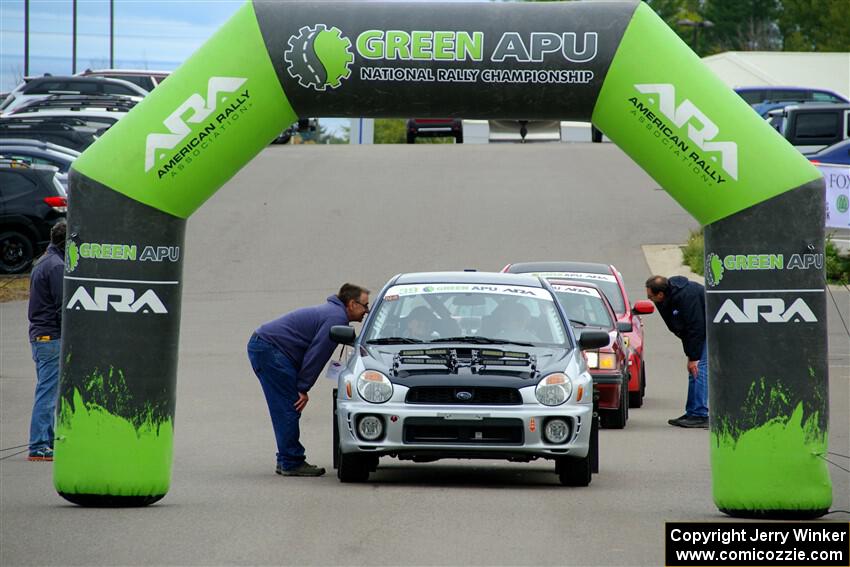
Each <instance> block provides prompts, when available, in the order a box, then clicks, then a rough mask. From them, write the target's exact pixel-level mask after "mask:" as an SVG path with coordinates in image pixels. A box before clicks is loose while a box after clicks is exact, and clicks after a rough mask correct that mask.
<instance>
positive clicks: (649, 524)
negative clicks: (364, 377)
mask: <svg viewBox="0 0 850 567" xmlns="http://www.w3.org/2000/svg"><path fill="white" fill-rule="evenodd" d="M696 227H697V223H696V221H694V220H693V219H692V218H691V217H690V216H689V215H688V214H687V213H685V212H684V211H683V210H682V209H681V208H680V207H679V206H678V205H677V204H676V203H675V202H674V201H673V200H672V199H671V198H670V197H669V196H668V195H667V194H666V193H664V192H663V191H661V190H659V189H658V185H657V184H656V183H655V182H654V181H653V180H652V179H650V178H649V177H648V176H647V175H646V174H645V173H643V172H642V171H641V170H640V169H639V168H638V166H636V165H635V164H634V163H632V161H631V160H630V159H629V158H628V157H627V156H625V155H624V154H623V153H622V152H621V151H620V150H619V149H618V148H616V147H615V146H613V145H612V144H569V145H564V144H551V145H549V144H546V145H510V146H486V145H483V146H474V145H469V146H452V145H417V146H415V147H407V146H401V145H399V146H328V147H320V146H278V147H274V146H273V147H270V148H268V149H266V150H264V151H263V152H262V153H261V154H260V155H259V156H258V157H257V158H256V159H255V160H254V161H253V162H252V163H251V164H249V165H248V166H247V167H246V168H245V169H244V170H242V171H241V172H240V173H239V174H237V176H236V177H235V178H233V179H232V180H231V181H230V182H229V183H228V184H227V185H226V186H225V187H224V188H222V189H221V190H220V191H219V192H218V193H217V194H216V195H215V196H213V197H212V199H211V200H210V201H209V202H208V203H207V204H206V205H205V206H204V207H203V208H201V209H200V210H199V211H198V212H197V213H196V214H195V215H194V216H193V217H192V218H191V220H190V221H189V226H188V233H187V242H186V251H185V266H184V300H183V316H182V325H181V339H180V340H181V346H180V368H179V372H178V395H177V416H176V424H175V429H176V433H175V451H174V467H173V474H172V488H171V491H170V493H169V494H168V496H166V498H165V499H164V500H162V501H161V502H160V503H159V504H157V505H155V506H152V507H149V508H143V509H118V510H112V509H81V508H76V507H74V506H72V505H69V504H68V503H67V502H65V501H64V500H62V499H61V498H60V497H59V496H58V495H56V493H55V492H54V490H53V487H52V483H51V472H50V469H51V465H50V464H48V463H30V462H27V461H26V459H25V455H18V456H15V457H12V458H9V459H6V460H3V461H0V524H2V529H0V563H2V564H3V565H19V564H63V565H68V564H75V565H83V564H85V565H94V564H96V565H116V564H152V565H159V564H268V563H277V564H308V563H309V564H381V565H393V564H402V563H404V564H552V565H556V564H557V565H564V564H572V565H659V564H663V553H664V544H663V542H664V522H665V521H679V520H683V521H684V520H695V521H718V520H724V519H726V518H727V517H726V516H724V515H722V514H721V513H720V512H718V511H717V509H716V508H715V506H714V504H713V503H712V498H711V475H710V467H709V454H708V451H709V448H708V439H709V437H708V432H707V431H705V430H699V429H696V430H685V429H681V428H674V427H670V426H669V425H667V419H668V418H671V417H676V416H678V415H680V414H681V413H682V411H683V406H684V398H685V391H686V382H685V357H684V355H683V354H682V352H681V345H680V343H679V341H678V340H677V339H676V338H675V337H673V336H672V335H671V334H669V332H667V330H666V328H665V326H664V324H663V322H662V321H661V319H660V318H659V317H658V316H657V315H650V316H646V317H645V318H644V320H645V321H646V323H647V331H646V332H647V340H646V347H645V348H646V358H647V382H648V387H647V398H646V401H645V405H644V407H643V408H641V409H635V410H633V411H632V412H631V415H630V420H629V423H628V425H627V427H626V429H624V430H621V431H615V430H604V431H602V432H601V434H600V454H601V456H600V461H601V464H600V474H599V475H596V476H594V478H593V482H592V484H591V485H590V486H589V487H587V488H565V487H562V486H560V485H559V483H558V479H557V476H556V475H555V474H554V467H553V466H552V465H551V464H549V463H546V462H540V461H538V462H536V463H531V464H521V463H513V464H509V463H503V462H497V461H494V462H490V461H478V462H476V461H440V462H437V463H431V464H412V463H408V462H399V461H393V460H386V459H385V460H384V461H382V467H381V468H380V469H379V470H378V473H377V474H374V475H373V476H372V477H371V480H370V482H369V483H368V484H365V485H343V484H340V483H339V482H338V481H337V479H336V478H335V476H334V475H333V474H328V475H326V476H324V477H322V478H319V479H310V478H283V477H280V476H277V475H275V474H274V439H273V435H272V429H271V425H270V422H269V417H268V414H267V409H266V405H265V403H264V400H263V397H262V393H261V390H260V387H259V385H258V383H257V379H256V378H255V377H254V375H253V373H252V371H251V368H250V366H249V364H248V361H247V358H246V356H245V344H246V342H247V340H248V337H249V336H250V334H251V332H252V331H253V329H254V328H256V327H257V326H258V325H259V324H260V323H262V322H265V321H268V320H269V319H272V318H274V317H276V316H278V315H280V314H282V313H284V312H287V311H289V310H292V309H294V308H297V307H300V306H303V305H311V304H316V303H320V302H323V301H324V298H325V297H326V296H328V295H330V294H331V293H334V292H335V291H336V290H337V289H338V288H339V286H340V284H341V283H343V282H345V281H350V282H354V283H358V284H361V285H365V286H366V287H368V288H370V289H371V290H372V291H373V292H374V293H377V291H378V290H379V289H380V287H381V286H382V285H383V284H384V282H386V280H387V279H388V278H390V277H391V276H392V275H394V274H396V273H400V272H411V271H430V270H443V269H445V270H458V269H464V268H476V269H479V270H492V271H497V270H499V269H501V268H502V267H503V266H504V265H505V264H507V263H509V262H518V261H530V260H544V259H552V260H557V259H572V260H584V261H600V262H610V263H613V264H614V265H616V266H617V267H618V268H619V269H620V271H621V272H622V274H623V276H624V277H625V279H626V284H627V291H628V292H629V294H630V297H631V300H632V302H634V301H635V300H637V299H642V298H643V296H644V287H643V282H644V280H645V279H646V278H647V277H648V276H649V275H651V274H650V272H649V268H648V265H647V262H646V259H645V257H644V255H643V252H642V250H641V245H642V244H665V243H677V242H684V240H685V239H686V237H687V234H688V230H689V229H694V228H696ZM665 275H672V274H665ZM831 290H832V293H833V294H834V300H835V303H833V301H832V300H831V299H828V305H829V340H830V350H829V362H830V388H831V390H830V397H831V400H830V410H831V418H830V450H832V451H834V452H837V453H840V454H843V455H847V454H850V437H848V427H849V426H850V423H848V419H847V416H848V399H849V398H850V393H849V392H848V382H850V347H848V340H847V335H846V334H845V330H844V328H843V327H842V323H841V321H840V320H839V318H838V316H837V315H838V311H837V309H840V310H841V311H842V314H843V317H844V320H845V321H850V294H848V292H847V290H846V289H841V288H838V287H833V288H831ZM836 306H837V307H836ZM26 325H27V322H26V302H22V301H19V302H12V303H5V304H0V447H3V448H5V447H10V446H14V445H20V444H22V443H25V442H26V439H27V428H28V425H29V412H30V409H31V398H32V390H33V383H34V370H33V363H32V361H31V359H30V353H29V345H28V344H27V337H26ZM331 388H332V386H331V382H330V381H328V380H324V379H320V381H319V383H318V384H317V386H316V387H315V388H314V389H313V390H312V391H311V392H310V403H309V405H308V407H307V409H306V410H305V415H304V418H303V419H302V441H303V442H304V444H305V446H306V447H307V451H308V459H309V460H310V461H311V462H313V463H315V464H318V465H322V466H325V467H327V468H330V464H331V449H330V448H331V417H330V405H331ZM4 454H5V453H4ZM835 460H836V462H839V463H840V464H841V465H842V466H844V467H845V468H848V466H847V460H846V459H844V460H841V459H840V458H838V457H835ZM830 472H831V476H832V481H833V492H834V502H833V509H841V510H847V509H848V508H850V497H848V495H850V482H848V479H850V474H848V473H846V472H844V471H842V470H840V469H838V468H836V467H832V466H831V467H830ZM825 519H831V520H836V519H840V520H847V519H848V515H847V514H833V515H830V516H827V517H826V518H825Z"/></svg>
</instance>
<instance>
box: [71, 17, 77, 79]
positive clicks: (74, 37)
mask: <svg viewBox="0 0 850 567" xmlns="http://www.w3.org/2000/svg"><path fill="white" fill-rule="evenodd" d="M71 11H72V13H71V74H72V75H73V74H75V73H76V72H77V0H74V1H73V2H72V3H71Z"/></svg>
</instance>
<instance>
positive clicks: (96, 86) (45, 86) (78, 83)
mask: <svg viewBox="0 0 850 567" xmlns="http://www.w3.org/2000/svg"><path fill="white" fill-rule="evenodd" d="M57 94H74V95H123V96H131V97H137V98H138V100H141V99H142V98H144V97H145V95H147V94H148V91H146V90H145V89H143V88H142V87H139V86H138V85H134V84H133V83H128V82H127V81H121V80H118V79H107V78H104V77H78V76H73V75H72V76H69V77H56V76H52V75H47V76H44V77H38V78H33V79H29V80H26V81H24V82H23V83H21V84H20V85H18V86H17V87H16V88H15V90H13V91H12V92H11V93H9V95H8V96H7V97H6V99H5V100H4V101H3V102H2V104H0V115H6V114H8V113H9V112H12V111H13V110H15V108H16V107H18V106H20V105H22V104H26V103H27V102H31V101H33V100H37V99H42V98H47V97H49V96H51V95H57Z"/></svg>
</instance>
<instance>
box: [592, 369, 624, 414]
mask: <svg viewBox="0 0 850 567" xmlns="http://www.w3.org/2000/svg"><path fill="white" fill-rule="evenodd" d="M590 375H591V377H592V378H593V389H594V390H595V391H596V394H597V395H598V404H599V408H600V409H619V407H620V403H621V400H622V395H623V393H622V389H623V376H622V375H621V374H607V373H603V372H594V371H591V372H590Z"/></svg>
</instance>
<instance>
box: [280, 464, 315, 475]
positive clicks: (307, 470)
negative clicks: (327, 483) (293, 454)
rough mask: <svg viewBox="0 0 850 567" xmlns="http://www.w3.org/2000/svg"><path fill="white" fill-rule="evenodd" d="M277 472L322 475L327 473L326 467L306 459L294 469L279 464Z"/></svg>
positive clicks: (282, 473) (281, 473)
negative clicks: (318, 465)
mask: <svg viewBox="0 0 850 567" xmlns="http://www.w3.org/2000/svg"><path fill="white" fill-rule="evenodd" d="M275 472H276V473H277V474H279V475H283V476H322V475H323V474H325V469H323V468H322V467H317V466H316V465H311V464H310V463H308V462H307V461H304V462H303V463H301V464H300V465H298V466H297V467H295V468H294V469H285V468H283V466H281V465H278V466H277V468H276V469H275Z"/></svg>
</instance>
